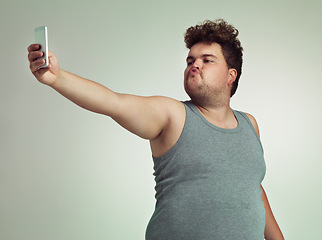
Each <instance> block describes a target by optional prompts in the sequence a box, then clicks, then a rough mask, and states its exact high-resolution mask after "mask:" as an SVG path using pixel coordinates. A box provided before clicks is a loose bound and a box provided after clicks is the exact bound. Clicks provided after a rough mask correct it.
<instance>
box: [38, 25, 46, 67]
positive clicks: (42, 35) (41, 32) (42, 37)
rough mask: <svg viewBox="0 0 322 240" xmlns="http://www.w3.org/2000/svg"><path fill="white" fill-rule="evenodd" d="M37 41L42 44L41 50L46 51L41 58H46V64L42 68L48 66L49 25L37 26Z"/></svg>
mask: <svg viewBox="0 0 322 240" xmlns="http://www.w3.org/2000/svg"><path fill="white" fill-rule="evenodd" d="M35 43H37V44H39V45H40V51H42V52H43V53H44V56H43V57H41V58H40V59H45V61H46V62H45V64H44V65H42V66H41V67H40V68H45V67H48V64H49V61H48V36H47V27H45V26H41V27H37V28H35Z"/></svg>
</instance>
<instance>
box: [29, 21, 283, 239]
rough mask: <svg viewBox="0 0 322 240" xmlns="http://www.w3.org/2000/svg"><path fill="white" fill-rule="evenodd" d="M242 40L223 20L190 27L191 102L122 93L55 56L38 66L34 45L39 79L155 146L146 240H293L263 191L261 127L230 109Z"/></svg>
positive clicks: (34, 48) (33, 65) (187, 82)
mask: <svg viewBox="0 0 322 240" xmlns="http://www.w3.org/2000/svg"><path fill="white" fill-rule="evenodd" d="M237 35H238V31H237V29H235V28H234V27H233V26H231V25H229V24H228V23H226V22H225V21H224V20H221V19H219V20H216V21H214V22H211V21H205V22H204V23H203V24H201V25H196V26H194V27H191V28H189V29H188V30H187V32H186V35H185V42H186V45H187V47H188V48H189V49H190V51H189V54H188V57H187V68H186V70H185V72H184V87H185V90H186V92H187V94H188V95H189V96H190V98H191V101H186V102H180V101H177V100H174V99H171V98H167V97H156V96H153V97H140V96H134V95H128V94H119V93H116V92H113V91H112V90H110V89H108V88H106V87H104V86H102V85H100V84H98V83H96V82H93V81H90V80H87V79H84V78H81V77H79V76H76V75H74V74H72V73H69V72H66V71H64V70H62V69H61V68H60V67H59V63H58V60H57V58H56V57H55V55H54V54H53V53H51V52H50V53H49V67H47V68H39V67H40V66H42V65H43V64H44V60H42V59H39V58H40V57H41V56H42V55H43V53H42V52H41V51H39V45H35V44H33V45H30V46H29V48H28V51H29V55H28V59H29V61H30V69H31V72H32V73H33V74H34V75H35V77H36V78H37V79H38V81H39V82H41V83H43V84H46V85H48V86H50V87H52V88H53V89H55V90H56V91H57V92H59V93H60V94H62V95H63V96H65V97H66V98H68V99H70V100H71V101H72V102H74V103H76V104H77V105H79V106H81V107H83V108H85V109H87V110H90V111H93V112H97V113H101V114H105V115H107V116H110V117H111V118H113V119H114V120H115V121H116V122H118V123H119V124H120V125H121V126H123V127H124V128H125V129H127V130H128V131H131V132H132V133H134V134H136V135H138V136H139V137H142V138H144V139H148V140H149V141H150V146H151V151H152V155H153V160H154V169H155V173H154V174H155V181H156V187H155V189H156V199H157V203H156V209H155V212H154V214H153V216H152V218H151V220H150V222H149V224H148V227H147V231H146V239H147V240H179V239H184V240H197V239H198V240H213V239H216V240H217V239H225V240H227V239H234V240H235V239H248V240H249V239H263V238H264V235H265V238H266V239H273V240H278V239H284V238H283V235H282V233H281V231H280V229H279V227H278V225H277V223H276V221H275V218H274V216H273V213H272V211H271V209H270V206H269V203H268V200H267V197H266V194H265V191H264V189H263V188H262V186H261V181H262V180H263V178H264V174H265V163H264V159H263V150H262V146H261V143H260V140H259V130H258V125H257V123H256V120H255V118H254V117H253V116H251V115H250V114H245V113H242V112H239V111H235V110H232V109H231V108H230V98H231V96H233V95H234V93H235V91H236V89H237V86H238V81H239V77H240V74H241V66H242V50H243V49H242V47H241V45H240V42H239V40H238V39H237Z"/></svg>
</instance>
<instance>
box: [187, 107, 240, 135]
mask: <svg viewBox="0 0 322 240" xmlns="http://www.w3.org/2000/svg"><path fill="white" fill-rule="evenodd" d="M184 103H185V104H186V105H187V106H188V107H189V108H190V109H191V110H192V111H193V112H194V113H195V114H196V115H197V116H198V117H200V118H201V120H203V121H204V122H205V123H206V124H207V125H208V126H209V127H211V128H213V129H215V130H217V131H220V132H224V133H237V132H239V131H240V130H241V118H240V114H238V112H237V111H235V110H234V109H231V110H232V111H233V114H234V116H235V118H236V120H237V127H236V128H231V129H230V128H221V127H218V126H216V125H214V124H213V123H211V122H209V121H208V120H207V119H206V118H205V117H204V116H203V115H202V114H201V112H200V111H199V109H198V108H197V107H196V105H194V104H193V103H192V102H191V101H185V102H184Z"/></svg>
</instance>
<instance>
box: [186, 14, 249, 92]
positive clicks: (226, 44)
mask: <svg viewBox="0 0 322 240" xmlns="http://www.w3.org/2000/svg"><path fill="white" fill-rule="evenodd" d="M238 33H239V32H238V30H237V29H236V28H235V27H233V26H232V25H230V24H228V23H227V22H226V21H225V20H223V19H217V20H215V21H210V20H206V21H204V22H203V23H201V24H199V25H196V26H192V27H190V28H188V29H187V31H186V33H185V35H184V41H185V43H186V47H187V48H188V49H190V48H191V47H192V46H193V45H194V44H196V43H205V44H212V43H218V44H219V45H220V46H221V51H222V53H223V56H224V58H225V60H226V63H227V65H228V68H234V69H236V71H237V77H236V80H235V81H234V83H233V86H232V89H231V93H230V96H231V97H232V96H233V95H234V94H235V92H236V90H237V87H238V81H239V78H240V75H241V73H242V64H243V48H242V46H241V43H240V41H239V40H238V38H237V36H238Z"/></svg>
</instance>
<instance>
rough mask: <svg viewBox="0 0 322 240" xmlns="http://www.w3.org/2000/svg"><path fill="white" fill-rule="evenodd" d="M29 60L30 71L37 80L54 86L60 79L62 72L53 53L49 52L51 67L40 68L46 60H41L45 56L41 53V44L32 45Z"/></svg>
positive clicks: (29, 48)
mask: <svg viewBox="0 0 322 240" xmlns="http://www.w3.org/2000/svg"><path fill="white" fill-rule="evenodd" d="M28 52H29V54H28V60H29V62H30V70H31V72H32V74H33V75H34V76H35V77H36V78H37V80H38V81H39V82H41V83H43V84H46V85H48V86H52V85H53V84H55V83H56V81H57V79H58V74H59V71H60V68H59V62H58V60H57V58H56V56H55V54H53V53H52V52H48V60H49V66H48V67H46V68H40V67H41V66H42V65H44V64H45V60H44V59H39V58H40V57H42V56H43V55H44V53H43V52H42V51H40V46H39V44H32V45H30V46H29V47H28Z"/></svg>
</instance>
